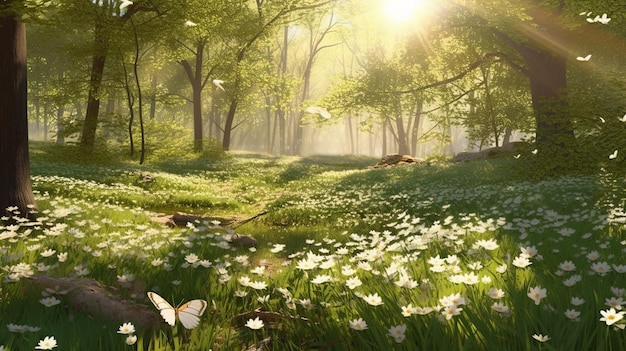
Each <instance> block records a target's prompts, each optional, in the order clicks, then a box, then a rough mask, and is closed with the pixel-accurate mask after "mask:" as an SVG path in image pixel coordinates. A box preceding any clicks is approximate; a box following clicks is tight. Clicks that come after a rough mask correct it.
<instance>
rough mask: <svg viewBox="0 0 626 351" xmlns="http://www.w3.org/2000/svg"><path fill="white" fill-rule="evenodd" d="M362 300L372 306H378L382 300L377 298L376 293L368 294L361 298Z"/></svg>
mask: <svg viewBox="0 0 626 351" xmlns="http://www.w3.org/2000/svg"><path fill="white" fill-rule="evenodd" d="M363 300H365V302H367V303H368V304H370V305H372V306H379V305H382V304H383V299H381V298H380V296H378V293H375V294H374V295H372V294H369V295H367V296H365V297H363Z"/></svg>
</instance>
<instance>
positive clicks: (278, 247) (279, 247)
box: [270, 244, 285, 253]
mask: <svg viewBox="0 0 626 351" xmlns="http://www.w3.org/2000/svg"><path fill="white" fill-rule="evenodd" d="M284 248H285V245H283V244H274V247H273V248H272V249H271V250H270V252H271V253H279V252H281V251H283V249H284Z"/></svg>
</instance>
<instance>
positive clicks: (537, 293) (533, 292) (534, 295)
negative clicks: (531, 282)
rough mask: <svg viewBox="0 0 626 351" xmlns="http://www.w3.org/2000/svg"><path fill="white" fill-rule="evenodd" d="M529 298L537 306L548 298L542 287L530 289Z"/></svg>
mask: <svg viewBox="0 0 626 351" xmlns="http://www.w3.org/2000/svg"><path fill="white" fill-rule="evenodd" d="M528 297H530V298H531V299H532V300H533V301H535V305H538V304H540V303H541V299H543V298H544V297H546V289H544V288H542V287H540V286H536V287H534V288H530V291H528Z"/></svg>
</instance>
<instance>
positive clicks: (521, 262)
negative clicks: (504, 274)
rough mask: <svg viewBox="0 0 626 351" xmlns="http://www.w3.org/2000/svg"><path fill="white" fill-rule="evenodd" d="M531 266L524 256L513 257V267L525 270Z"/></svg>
mask: <svg viewBox="0 0 626 351" xmlns="http://www.w3.org/2000/svg"><path fill="white" fill-rule="evenodd" d="M531 264H532V262H530V260H529V259H528V257H525V256H521V255H520V256H517V257H515V259H513V265H514V266H515V267H519V268H526V267H528V266H530V265H531Z"/></svg>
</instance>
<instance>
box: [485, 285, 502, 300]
mask: <svg viewBox="0 0 626 351" xmlns="http://www.w3.org/2000/svg"><path fill="white" fill-rule="evenodd" d="M488 294H489V297H491V298H492V299H501V298H503V297H504V291H502V289H497V288H493V287H492V288H491V289H489V292H488Z"/></svg>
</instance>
